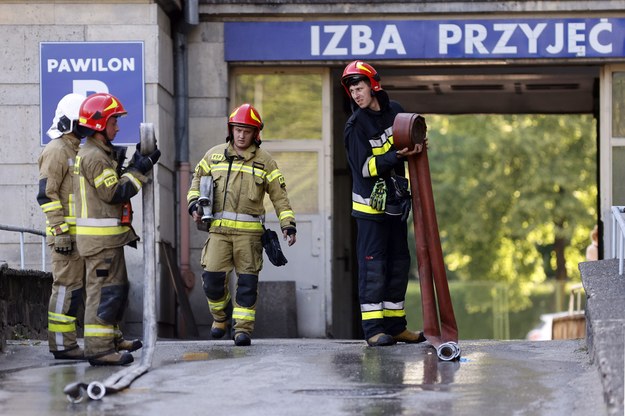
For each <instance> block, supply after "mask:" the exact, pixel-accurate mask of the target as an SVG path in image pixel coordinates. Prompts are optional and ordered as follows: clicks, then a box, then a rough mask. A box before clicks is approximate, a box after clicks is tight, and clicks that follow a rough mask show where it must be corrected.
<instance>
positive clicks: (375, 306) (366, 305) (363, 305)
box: [360, 303, 382, 312]
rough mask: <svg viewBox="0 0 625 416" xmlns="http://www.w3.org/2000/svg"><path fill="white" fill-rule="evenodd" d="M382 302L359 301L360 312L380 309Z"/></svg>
mask: <svg viewBox="0 0 625 416" xmlns="http://www.w3.org/2000/svg"><path fill="white" fill-rule="evenodd" d="M381 310H382V303H361V304H360V311H361V312H370V311H381Z"/></svg>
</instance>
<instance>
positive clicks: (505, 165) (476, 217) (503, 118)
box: [426, 115, 597, 309]
mask: <svg viewBox="0 0 625 416" xmlns="http://www.w3.org/2000/svg"><path fill="white" fill-rule="evenodd" d="M426 120H427V122H428V137H429V147H428V156H429V158H430V169H431V171H432V182H433V184H432V185H433V190H434V198H435V201H436V212H437V217H438V223H439V228H440V234H441V241H442V245H443V253H444V254H445V263H446V265H447V267H448V269H449V273H450V277H451V278H455V279H459V280H463V281H470V280H479V281H483V280H487V281H493V282H505V283H506V284H507V285H508V287H509V288H510V289H511V290H510V294H511V297H510V299H511V308H514V309H517V308H520V309H522V308H524V307H527V306H528V304H527V303H528V301H527V297H526V295H527V294H528V290H529V288H530V287H531V285H532V284H534V283H539V282H543V281H544V280H545V279H547V278H549V277H555V278H556V279H557V280H560V281H565V280H567V279H569V278H570V276H572V275H575V276H578V272H577V264H578V262H579V261H583V252H584V248H585V246H586V244H587V243H588V234H589V232H590V230H591V229H592V227H593V226H594V224H595V222H596V219H597V213H596V195H597V190H596V188H597V187H596V175H595V172H596V162H595V155H596V142H595V123H594V120H593V119H592V116H590V115H471V116H453V117H450V116H429V117H426Z"/></svg>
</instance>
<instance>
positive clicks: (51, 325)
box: [48, 312, 76, 332]
mask: <svg viewBox="0 0 625 416" xmlns="http://www.w3.org/2000/svg"><path fill="white" fill-rule="evenodd" d="M48 331H50V332H75V331H76V318H75V317H73V316H68V315H63V314H60V313H54V312H48Z"/></svg>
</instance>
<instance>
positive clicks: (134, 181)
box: [122, 172, 143, 191]
mask: <svg viewBox="0 0 625 416" xmlns="http://www.w3.org/2000/svg"><path fill="white" fill-rule="evenodd" d="M122 176H125V177H127V178H128V179H130V183H132V186H134V187H135V189H136V190H137V191H138V190H140V189H141V187H142V186H143V184H142V183H141V181H140V180H139V179H137V178H136V177H135V175H133V174H132V172H126V173H124V174H123V175H122Z"/></svg>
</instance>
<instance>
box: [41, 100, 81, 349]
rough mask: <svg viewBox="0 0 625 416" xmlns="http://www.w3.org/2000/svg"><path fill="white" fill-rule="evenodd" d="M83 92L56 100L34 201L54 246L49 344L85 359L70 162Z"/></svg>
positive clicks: (75, 149)
mask: <svg viewBox="0 0 625 416" xmlns="http://www.w3.org/2000/svg"><path fill="white" fill-rule="evenodd" d="M84 99H85V96H84V95H80V94H67V95H66V96H64V97H63V98H61V100H60V101H59V103H58V105H57V108H56V113H55V115H54V119H53V120H52V126H51V127H50V129H48V131H47V133H46V134H47V135H48V136H49V137H50V139H52V140H51V141H50V142H49V143H48V144H47V145H46V147H45V148H44V149H43V151H42V152H41V155H39V160H38V164H39V193H38V194H37V201H38V202H39V205H40V207H41V209H42V211H43V213H44V214H45V216H46V234H47V237H46V242H47V244H48V246H50V247H51V248H52V277H53V281H52V294H51V296H50V302H49V304H48V345H49V347H50V352H51V353H52V354H53V355H54V357H55V358H57V359H83V358H84V352H83V350H82V348H80V347H79V346H78V342H77V340H76V338H77V336H76V323H77V322H76V321H77V316H78V312H79V310H81V309H82V306H83V302H84V278H85V262H84V260H83V259H82V258H81V257H80V255H79V254H78V250H76V217H75V216H74V215H75V214H74V187H73V179H74V176H73V168H74V160H75V158H76V153H78V148H79V145H80V141H81V140H82V136H81V134H80V133H79V132H78V130H79V126H78V111H79V110H80V105H81V104H82V102H83V100H84Z"/></svg>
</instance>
